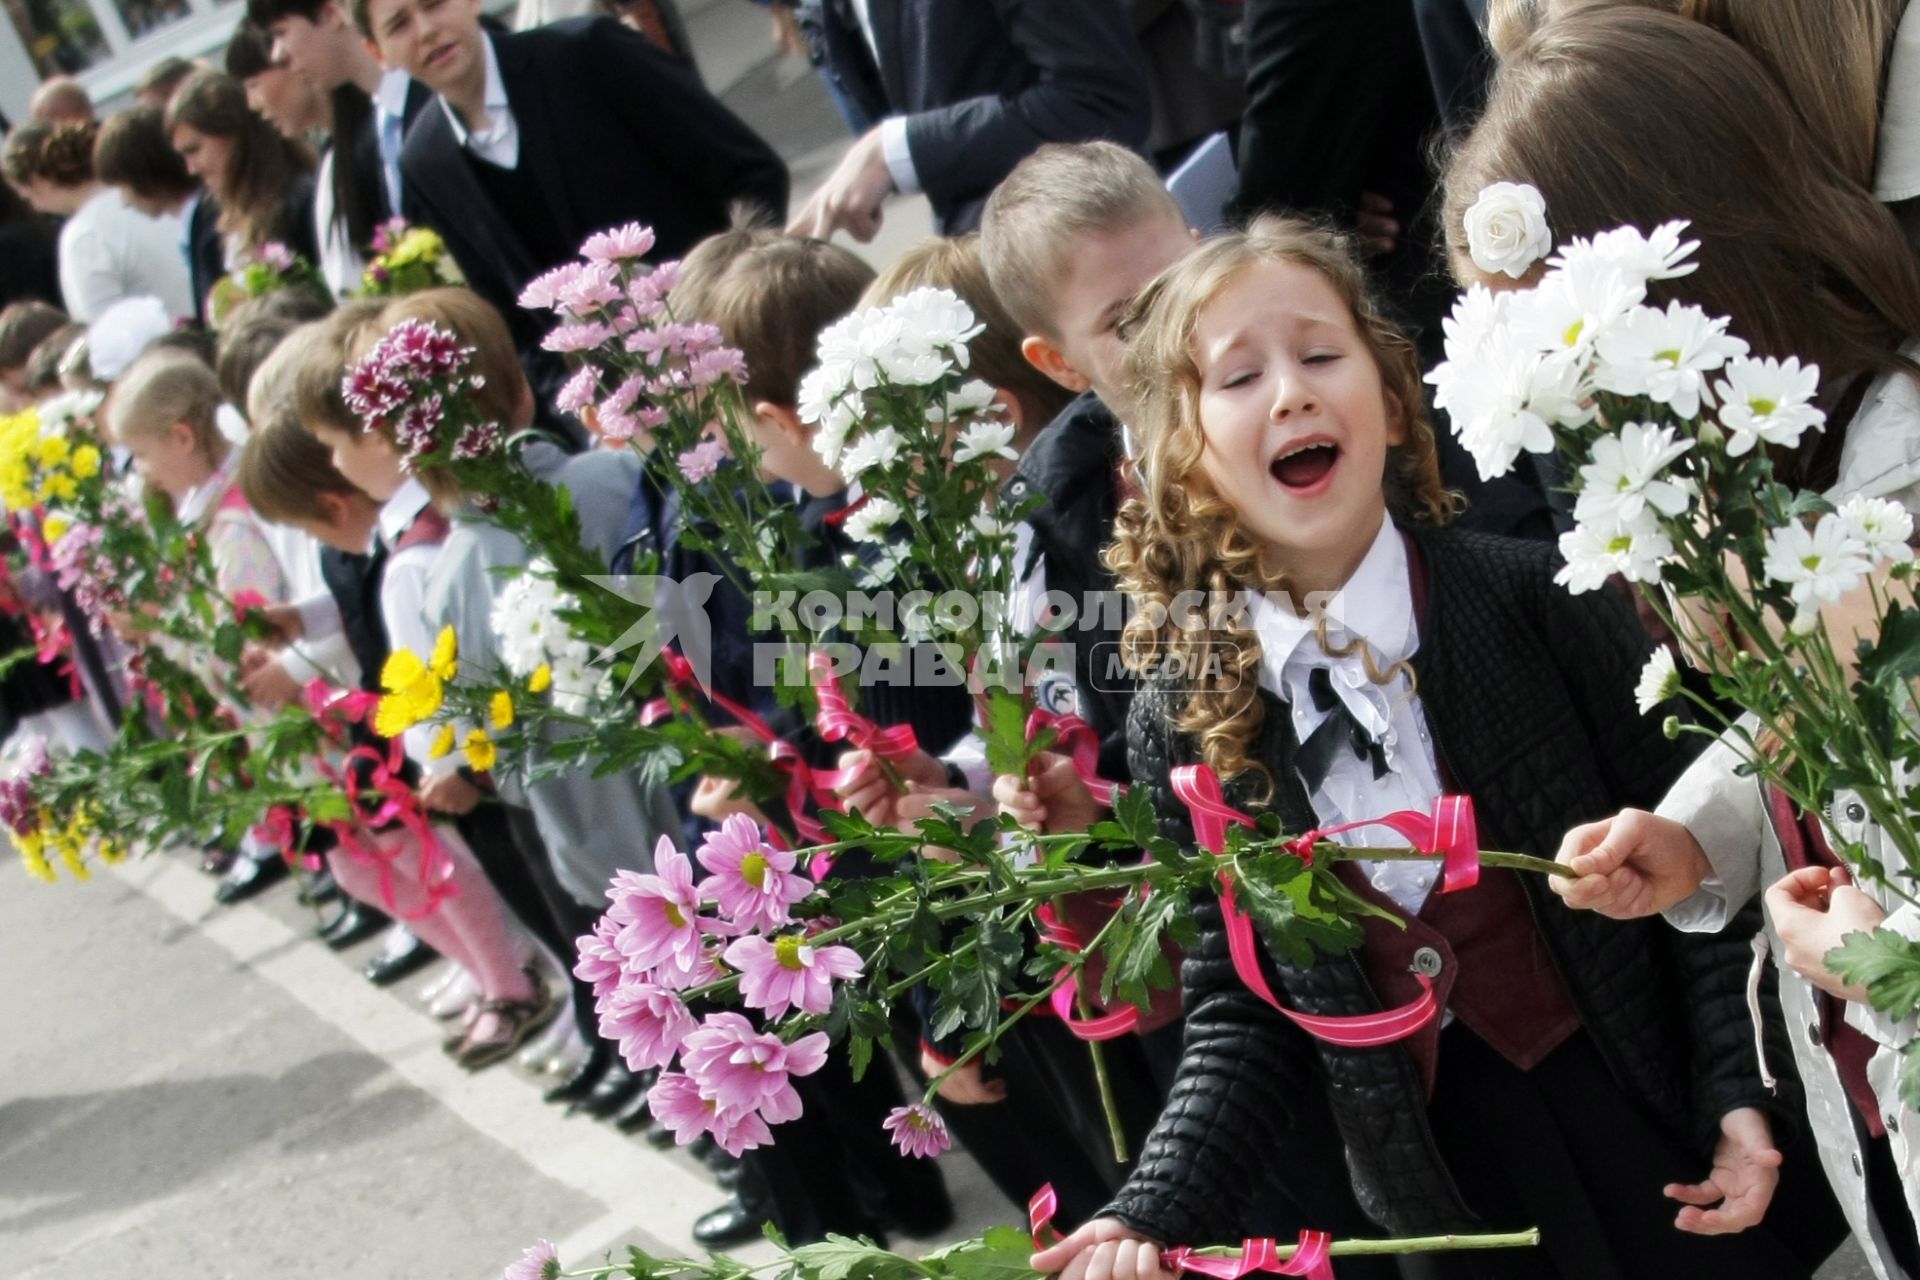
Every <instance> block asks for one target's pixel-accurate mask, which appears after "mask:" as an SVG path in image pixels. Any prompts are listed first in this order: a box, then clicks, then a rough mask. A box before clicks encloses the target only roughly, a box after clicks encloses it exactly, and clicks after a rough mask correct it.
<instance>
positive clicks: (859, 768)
mask: <svg viewBox="0 0 1920 1280" xmlns="http://www.w3.org/2000/svg"><path fill="white" fill-rule="evenodd" d="M839 768H840V771H841V773H842V774H844V775H845V776H844V777H843V778H842V779H841V781H840V785H839V786H837V787H835V788H834V789H833V793H834V794H835V795H837V796H839V797H840V804H841V807H842V808H844V809H845V810H846V811H847V812H848V813H857V814H859V815H860V816H861V817H863V818H865V819H866V820H867V821H868V822H871V823H872V824H873V825H874V826H876V827H892V826H897V825H899V819H898V817H897V815H896V814H895V812H894V806H895V805H896V804H897V803H898V801H899V799H900V792H899V791H898V789H896V787H895V786H894V783H893V779H892V778H890V777H888V776H887V771H886V769H885V768H884V767H883V766H882V765H881V763H880V759H879V757H878V756H876V755H874V754H873V752H871V751H849V752H847V753H846V754H844V755H842V756H841V757H840V762H839ZM893 772H894V775H895V776H897V777H898V778H899V779H900V781H902V782H909V783H911V782H917V783H919V784H921V785H922V786H926V787H944V786H946V785H947V770H946V767H945V766H944V765H942V764H941V763H940V762H939V761H938V760H935V759H934V758H933V757H932V756H930V755H928V754H927V753H926V752H924V751H916V752H914V753H913V754H912V755H910V756H907V757H905V758H904V759H900V760H896V761H894V762H893Z"/></svg>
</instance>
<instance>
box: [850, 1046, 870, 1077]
mask: <svg viewBox="0 0 1920 1280" xmlns="http://www.w3.org/2000/svg"><path fill="white" fill-rule="evenodd" d="M872 1061H873V1041H871V1040H869V1039H867V1038H866V1037H865V1036H855V1037H853V1039H851V1040H849V1041H848V1042H847V1064H848V1066H849V1067H851V1068H852V1070H853V1078H854V1079H855V1080H860V1079H862V1078H864V1077H865V1076H866V1074H867V1066H868V1064H869V1063H871V1062H872Z"/></svg>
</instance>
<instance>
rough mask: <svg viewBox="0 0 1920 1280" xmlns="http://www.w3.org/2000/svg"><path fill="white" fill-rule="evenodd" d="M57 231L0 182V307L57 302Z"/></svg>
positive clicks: (17, 194)
mask: <svg viewBox="0 0 1920 1280" xmlns="http://www.w3.org/2000/svg"><path fill="white" fill-rule="evenodd" d="M58 243H59V231H58V229H57V228H56V227H55V226H54V225H53V223H52V222H50V221H48V220H47V219H46V218H44V217H42V216H41V215H40V214H38V213H35V212H34V211H33V207H32V206H31V205H29V204H28V203H27V202H26V201H25V200H24V199H22V198H21V196H20V193H19V192H17V191H15V190H14V189H13V188H12V187H11V186H8V185H7V184H6V183H5V182H0V307H5V306H7V305H8V304H10V303H15V302H45V303H48V304H50V305H53V304H58V303H59V301H60V273H59V270H58V267H59V254H58V252H57V251H56V247H55V246H56V245H57V244H58Z"/></svg>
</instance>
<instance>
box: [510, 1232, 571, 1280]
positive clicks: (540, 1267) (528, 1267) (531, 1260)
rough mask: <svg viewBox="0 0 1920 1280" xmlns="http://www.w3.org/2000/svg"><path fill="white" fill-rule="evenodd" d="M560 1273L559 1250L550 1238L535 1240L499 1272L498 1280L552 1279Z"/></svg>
mask: <svg viewBox="0 0 1920 1280" xmlns="http://www.w3.org/2000/svg"><path fill="white" fill-rule="evenodd" d="M559 1274H560V1251H559V1250H558V1249H556V1248H554V1245H553V1241H551V1240H536V1241H534V1242H533V1244H532V1245H530V1246H528V1248H527V1250H526V1252H524V1253H522V1254H521V1255H520V1261H518V1262H516V1263H513V1264H512V1265H511V1266H509V1267H508V1268H507V1269H506V1270H505V1271H502V1272H501V1273H500V1280H554V1277H556V1276H558V1275H559Z"/></svg>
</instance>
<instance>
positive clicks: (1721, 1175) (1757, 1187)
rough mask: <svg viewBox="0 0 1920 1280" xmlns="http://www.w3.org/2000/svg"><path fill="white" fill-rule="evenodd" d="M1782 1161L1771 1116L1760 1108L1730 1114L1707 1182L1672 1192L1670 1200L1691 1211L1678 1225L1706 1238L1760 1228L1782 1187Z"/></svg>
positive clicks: (1683, 1212) (1673, 1186)
mask: <svg viewBox="0 0 1920 1280" xmlns="http://www.w3.org/2000/svg"><path fill="white" fill-rule="evenodd" d="M1782 1159H1783V1157H1782V1156H1781V1154H1780V1151H1779V1149H1778V1148H1777V1147H1775V1146H1774V1145H1773V1126H1772V1125H1770V1124H1768V1123H1767V1114H1766V1112H1764V1111H1761V1110H1759V1109H1758V1108H1755V1107H1742V1108H1740V1109H1739V1110H1738V1111H1729V1112H1728V1113H1727V1114H1726V1115H1725V1116H1723V1117H1721V1119H1720V1141H1719V1143H1718V1144H1717V1145H1715V1147H1714V1149H1713V1172H1711V1173H1709V1174H1708V1175H1707V1177H1706V1181H1704V1182H1696V1183H1694V1184H1693V1185H1691V1186H1687V1185H1684V1184H1682V1183H1677V1182H1676V1183H1673V1184H1671V1185H1670V1186H1668V1187H1667V1189H1666V1194H1667V1197H1668V1198H1669V1199H1672V1200H1678V1201H1680V1202H1681V1203H1682V1204H1684V1205H1685V1206H1686V1208H1684V1209H1682V1210H1680V1215H1679V1216H1678V1217H1677V1218H1675V1219H1674V1220H1673V1225H1674V1226H1675V1227H1678V1228H1679V1229H1680V1230H1682V1231H1690V1232H1692V1233H1693V1234H1694V1235H1700V1236H1729V1235H1734V1234H1737V1233H1738V1232H1741V1231H1745V1230H1746V1229H1747V1228H1748V1227H1751V1226H1755V1225H1757V1224H1758V1223H1759V1222H1760V1220H1761V1219H1762V1218H1764V1217H1766V1216H1767V1206H1768V1205H1769V1204H1771V1203H1772V1202H1773V1191H1774V1188H1775V1187H1777V1186H1779V1185H1780V1163H1781V1160H1782ZM1709 1205H1713V1206H1717V1207H1715V1208H1708V1207H1707V1206H1709Z"/></svg>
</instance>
